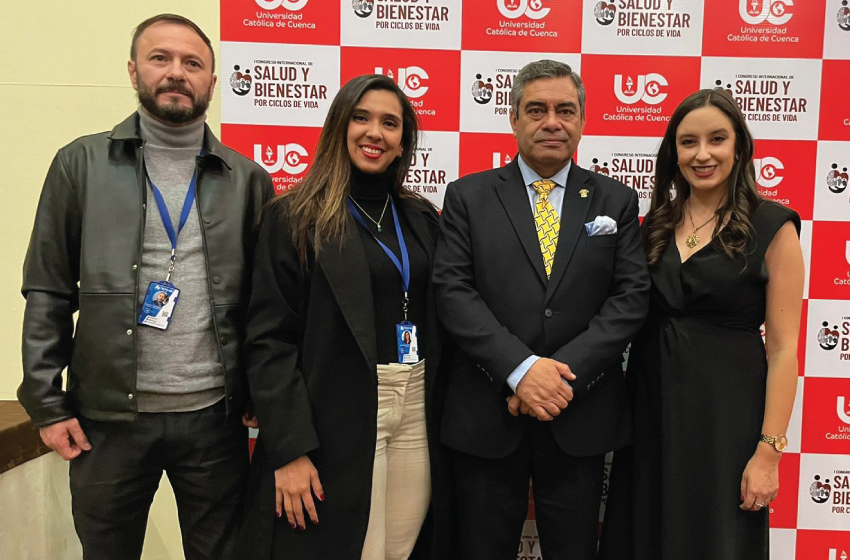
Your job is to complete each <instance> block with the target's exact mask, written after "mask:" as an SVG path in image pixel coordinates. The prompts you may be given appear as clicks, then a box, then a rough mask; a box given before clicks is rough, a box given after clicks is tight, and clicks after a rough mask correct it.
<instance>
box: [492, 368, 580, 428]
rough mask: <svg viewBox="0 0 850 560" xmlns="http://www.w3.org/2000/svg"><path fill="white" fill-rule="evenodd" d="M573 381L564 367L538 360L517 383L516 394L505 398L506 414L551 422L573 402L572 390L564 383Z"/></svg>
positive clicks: (572, 376) (570, 374)
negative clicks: (522, 415) (526, 415)
mask: <svg viewBox="0 0 850 560" xmlns="http://www.w3.org/2000/svg"><path fill="white" fill-rule="evenodd" d="M575 378H576V376H575V374H574V373H573V372H572V371H571V370H570V366H568V365H567V364H564V363H561V362H558V361H555V360H552V359H549V358H540V359H538V360H537V361H536V362H534V364H533V365H532V366H531V367H530V368H529V370H528V372H527V373H526V374H525V376H523V378H522V379H521V380H520V382H519V384H517V387H516V393H515V394H514V395H511V396H510V397H508V398H507V402H508V412H510V413H511V414H512V415H513V416H519V415H520V413H522V414H528V415H530V416H534V417H536V418H537V419H538V420H543V421H550V420H553V419H554V418H555V416H557V415H559V414H560V413H561V411H562V410H564V409H565V408H567V405H568V404H569V403H570V401H571V400H573V390H572V388H571V387H570V386H569V385H567V384H566V383H564V380H566V381H573V380H574V379H575Z"/></svg>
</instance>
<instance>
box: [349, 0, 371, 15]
mask: <svg viewBox="0 0 850 560" xmlns="http://www.w3.org/2000/svg"><path fill="white" fill-rule="evenodd" d="M351 7H352V9H354V15H356V16H357V17H362V18H367V17H369V16H371V15H372V12H373V11H374V10H375V0H351Z"/></svg>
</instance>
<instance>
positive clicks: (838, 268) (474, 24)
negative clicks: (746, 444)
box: [220, 0, 850, 560]
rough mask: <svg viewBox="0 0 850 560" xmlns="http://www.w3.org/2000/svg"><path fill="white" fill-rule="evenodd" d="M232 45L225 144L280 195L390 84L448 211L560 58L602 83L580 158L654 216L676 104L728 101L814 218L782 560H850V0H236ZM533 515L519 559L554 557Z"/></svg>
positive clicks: (780, 535) (806, 225)
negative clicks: (343, 96) (376, 82)
mask: <svg viewBox="0 0 850 560" xmlns="http://www.w3.org/2000/svg"><path fill="white" fill-rule="evenodd" d="M221 40H222V43H221V75H220V83H221V92H222V103H221V105H222V115H221V116H222V118H221V120H222V127H221V128H222V137H223V140H224V142H225V143H226V144H228V145H230V146H232V147H234V148H235V149H237V150H238V151H240V152H241V153H243V154H245V155H246V156H248V157H250V158H252V159H254V160H255V161H256V162H257V163H259V164H260V165H262V166H263V167H264V168H265V169H266V170H267V171H268V172H269V173H270V174H271V176H272V178H273V179H274V182H275V186H276V188H277V190H278V192H284V191H286V190H288V189H290V188H292V187H294V186H295V185H297V184H298V182H299V181H300V180H301V179H302V178H303V177H304V176H305V175H306V173H307V171H308V169H309V168H310V165H311V164H312V162H313V159H312V157H313V152H314V148H315V145H316V141H317V140H318V137H319V132H320V130H321V126H322V124H323V121H324V118H325V115H326V113H327V110H328V107H329V106H330V103H331V101H332V100H333V98H334V95H335V94H336V92H337V91H338V90H339V87H340V85H341V84H344V83H345V82H346V81H348V80H349V79H351V78H353V77H355V76H358V75H361V74H372V73H379V74H385V75H387V76H390V77H392V78H393V79H394V80H396V82H397V83H398V84H399V86H400V87H401V88H402V89H403V90H404V91H405V93H406V94H407V95H408V96H409V97H410V99H411V101H412V102H413V105H414V107H415V109H416V111H417V113H418V114H419V117H420V119H421V121H422V127H423V129H424V130H425V132H424V133H423V134H422V138H421V143H420V147H419V150H418V153H417V154H416V157H415V160H414V165H413V168H412V169H411V171H410V174H409V175H408V177H407V183H408V187H409V188H410V189H412V190H414V191H416V192H419V193H421V194H423V195H424V196H426V197H427V198H428V199H430V200H431V201H432V202H434V203H435V204H436V205H437V206H438V207H439V206H441V205H442V201H443V195H444V193H445V188H446V185H447V184H448V183H449V182H451V181H452V180H454V179H455V178H457V177H459V176H462V175H465V174H468V173H473V172H476V171H481V170H484V169H488V168H492V167H500V166H502V165H505V164H506V163H509V162H510V161H511V159H512V158H514V157H515V154H516V150H517V148H516V142H515V140H514V138H513V136H512V135H511V134H510V125H509V121H508V109H509V102H508V92H509V91H510V88H511V85H512V83H513V80H514V77H515V76H516V73H517V71H518V70H519V69H520V68H521V67H522V66H523V65H524V64H525V63H527V62H529V61H531V60H536V59H539V58H551V59H555V60H561V61H564V62H566V63H568V64H570V65H571V66H572V67H573V68H574V69H575V70H576V71H578V72H579V73H580V74H581V75H582V78H583V79H584V82H585V86H586V89H587V125H586V127H585V130H584V137H583V138H582V141H581V144H580V146H579V149H578V153H577V160H578V163H579V164H580V165H581V166H583V167H585V168H589V169H591V170H593V171H595V172H597V173H601V174H604V175H608V176H610V177H613V178H615V179H618V180H619V181H621V182H623V183H625V184H626V185H628V186H629V187H631V188H633V189H635V190H636V191H637V193H638V195H639V197H640V200H641V214H642V215H643V213H645V212H646V209H647V208H648V207H649V199H650V193H651V190H652V186H653V173H654V165H655V155H656V150H657V147H658V144H659V141H660V138H661V136H662V134H663V133H664V130H665V127H666V125H667V121H668V120H669V118H670V115H671V114H672V112H673V110H674V109H675V108H676V106H677V105H678V103H679V102H680V101H681V100H682V99H683V98H684V97H685V96H687V95H688V94H690V93H691V92H693V91H695V90H697V89H700V88H705V87H717V88H724V89H726V90H729V91H730V92H731V93H732V95H733V96H734V97H735V99H736V100H737V101H738V103H739V105H740V106H741V109H742V110H743V112H744V114H745V115H746V117H747V121H748V123H749V126H750V128H751V130H752V132H753V134H754V136H755V138H756V161H755V164H756V173H757V176H758V184H759V188H760V190H761V192H762V194H763V195H764V196H765V197H767V198H770V199H772V200H776V201H778V202H781V203H782V204H785V205H788V206H790V207H792V208H794V209H795V210H796V211H797V212H799V213H800V216H801V217H802V219H803V231H802V243H803V251H804V255H805V259H806V264H807V275H806V288H805V298H806V300H805V301H804V305H803V317H802V324H801V330H800V346H799V354H800V378H799V382H798V394H797V401H796V404H795V407H794V413H793V417H792V419H791V426H790V428H789V430H788V439H789V442H790V443H789V450H788V451H787V452H786V453H785V455H784V457H783V459H782V463H781V470H780V478H781V480H780V484H781V491H780V495H779V498H778V499H777V500H776V501H775V502H774V503H772V504H771V517H770V520H771V534H770V537H771V549H772V556H771V557H772V558H774V559H775V560H791V559H797V560H845V559H846V558H848V557H850V189H848V167H850V6H848V0H611V2H607V1H606V0H221ZM694 507H697V508H698V507H699V504H694ZM529 517H530V520H529V522H528V523H527V526H526V534H525V535H524V536H523V539H522V541H521V543H519V552H518V559H527V560H531V559H539V558H540V557H541V555H540V550H539V546H538V545H537V539H536V533H535V530H534V523H533V511H532V512H530V516H529ZM707 530H710V528H707Z"/></svg>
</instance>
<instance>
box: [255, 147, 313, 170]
mask: <svg viewBox="0 0 850 560" xmlns="http://www.w3.org/2000/svg"><path fill="white" fill-rule="evenodd" d="M263 148H264V147H263V145H262V144H254V161H256V162H257V163H259V164H260V165H261V166H262V167H263V169H265V170H266V171H267V172H268V173H269V174H273V173H278V172H280V171H283V172H284V173H287V174H289V175H298V174H300V173H303V172H304V171H305V170H306V169H307V162H306V161H304V159H305V158H307V155H308V154H307V150H305V149H304V147H303V146H302V145H301V144H295V143H291V144H283V145H281V144H279V145H278V146H277V151H275V150H274V149H273V148H272V146H266V147H265V149H263Z"/></svg>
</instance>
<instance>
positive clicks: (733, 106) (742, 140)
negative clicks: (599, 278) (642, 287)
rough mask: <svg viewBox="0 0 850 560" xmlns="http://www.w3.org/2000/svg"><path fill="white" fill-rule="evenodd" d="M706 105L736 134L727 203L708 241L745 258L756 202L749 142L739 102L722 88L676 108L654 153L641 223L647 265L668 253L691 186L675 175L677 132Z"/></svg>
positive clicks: (700, 93)
mask: <svg viewBox="0 0 850 560" xmlns="http://www.w3.org/2000/svg"><path fill="white" fill-rule="evenodd" d="M709 105H710V106H712V107H716V108H717V109H719V110H720V111H721V112H722V113H723V114H724V115H726V117H727V118H728V119H729V120H730V121H731V123H732V129H733V130H734V131H735V163H734V165H733V166H732V171H731V172H730V173H729V181H728V183H727V190H726V200H725V202H724V203H723V205H722V206H721V207H720V208H718V209H717V215H718V220H717V222H716V223H715V225H714V233H713V234H712V236H713V237H714V239H715V241H716V242H717V243H719V245H720V247H721V248H722V249H723V252H724V253H725V254H726V255H727V256H729V257H730V258H731V257H734V256H736V255H741V254H743V253H744V250H745V249H746V246H747V241H748V239H749V238H750V236H751V234H752V223H751V221H750V218H751V217H752V215H753V212H755V209H756V207H757V206H758V205H759V202H760V201H761V195H760V194H759V192H758V187H757V186H756V176H755V167H754V166H753V137H752V135H751V134H750V131H749V129H748V128H747V123H746V121H745V120H744V115H743V114H742V113H741V109H740V108H739V107H738V103H737V102H736V101H735V99H734V98H733V97H732V96H731V95H730V94H729V93H727V92H726V91H725V90H722V89H702V90H700V91H698V92H696V93H693V94H691V95H690V96H688V97H687V98H686V99H685V100H684V101H682V103H681V104H679V106H678V107H676V110H675V111H674V112H673V116H671V117H670V123H669V124H668V125H667V131H666V132H665V133H664V138H663V139H662V140H661V146H660V147H659V149H658V157H657V159H656V162H655V189H654V190H653V191H652V203H651V204H650V207H649V212H648V213H647V215H646V218H645V219H644V221H645V222H646V224H645V227H646V229H645V234H644V249H645V250H646V256H647V260H648V261H649V265H650V266H652V265H655V264H657V263H658V261H659V260H660V259H661V255H663V254H664V251H665V250H666V249H667V244H668V243H670V239H671V238H672V234H673V231H674V230H675V229H676V225H677V224H679V223H680V222H681V221H682V220H683V219H684V216H685V201H686V200H687V199H688V197H690V196H691V186H690V185H689V184H688V182H687V181H686V180H685V177H684V176H683V175H682V172H681V171H680V170H679V165H678V161H679V158H678V155H677V152H676V131H677V130H678V128H679V125H680V124H681V123H682V119H684V118H685V116H686V115H687V114H688V113H690V112H691V111H693V110H695V109H699V108H701V107H707V106H709ZM727 218H728V221H726V226H725V227H724V226H723V222H724V220H726V219H727ZM721 228H723V232H722V234H721V232H720V229H721Z"/></svg>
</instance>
